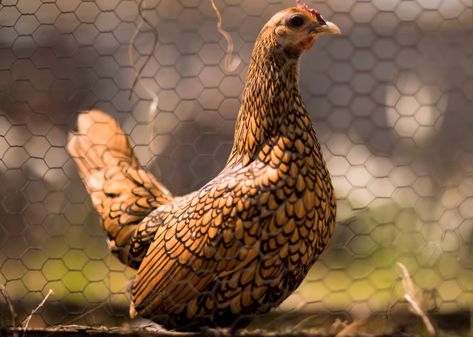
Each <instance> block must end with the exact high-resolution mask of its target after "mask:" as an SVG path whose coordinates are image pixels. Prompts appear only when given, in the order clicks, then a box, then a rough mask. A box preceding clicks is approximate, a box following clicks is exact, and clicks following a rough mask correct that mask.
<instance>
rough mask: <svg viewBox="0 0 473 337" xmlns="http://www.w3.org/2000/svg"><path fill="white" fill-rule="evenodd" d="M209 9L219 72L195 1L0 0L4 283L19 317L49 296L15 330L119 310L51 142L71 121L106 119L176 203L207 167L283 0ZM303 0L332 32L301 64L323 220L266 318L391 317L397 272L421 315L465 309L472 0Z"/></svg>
mask: <svg viewBox="0 0 473 337" xmlns="http://www.w3.org/2000/svg"><path fill="white" fill-rule="evenodd" d="M217 5H218V6H219V8H220V9H221V14H222V18H223V27H224V29H226V30H227V31H229V32H230V33H231V35H232V38H233V42H234V45H235V57H236V58H237V59H238V60H241V64H240V66H239V67H238V68H237V69H236V71H233V72H228V71H227V67H226V66H225V57H226V44H225V43H226V42H225V39H224V38H223V37H222V35H221V34H220V33H219V31H218V30H217V28H216V22H217V20H216V17H215V12H214V11H213V9H212V5H211V2H210V1H208V0H192V1H191V0H179V1H170V0H160V1H159V0H146V1H141V2H140V1H128V0H123V1H119V0H107V1H104V0H97V1H79V0H68V1H39V0H18V1H13V0H2V1H1V3H0V199H1V203H0V283H2V284H4V285H5V287H6V291H7V292H8V294H9V296H10V297H11V298H12V299H13V301H14V304H15V307H16V308H17V309H16V310H17V311H18V314H19V315H20V316H21V315H24V314H25V313H28V312H30V311H31V309H32V308H34V307H35V306H36V305H37V303H39V302H40V301H41V300H42V299H43V298H44V296H45V295H46V294H47V293H48V291H49V290H50V289H52V290H53V291H54V294H53V295H51V296H50V297H49V298H48V300H47V302H46V303H45V305H44V307H43V308H42V309H41V311H40V312H39V313H38V314H36V315H34V316H33V318H32V321H31V323H30V325H31V326H49V325H55V324H66V323H85V324H90V325H101V324H108V325H113V324H122V323H123V322H125V321H127V319H128V318H127V315H128V307H127V306H128V303H129V298H128V294H127V288H128V284H129V281H130V279H131V278H132V277H133V276H134V271H133V270H131V269H128V268H126V267H124V266H123V265H122V264H121V263H120V262H119V261H118V260H117V259H115V258H114V257H113V256H111V255H110V253H109V251H108V249H107V246H106V243H105V234H104V233H103V231H102V229H101V225H100V223H99V219H98V216H97V214H96V213H95V211H94V210H93V208H92V206H91V204H90V200H89V196H88V194H87V193H86V191H85V189H84V187H83V185H82V182H81V181H80V179H79V177H78V175H77V171H76V167H75V165H74V163H73V161H72V160H71V158H70V156H69V155H68V153H67V152H66V150H65V144H66V141H67V137H68V132H69V131H70V130H71V129H72V128H73V125H74V123H75V120H76V117H77V113H78V112H79V111H82V110H86V109H89V108H92V107H98V108H100V109H102V110H105V111H107V112H108V113H110V114H112V115H113V116H115V117H117V118H118V119H119V120H120V122H121V123H122V125H123V127H124V128H125V130H126V132H127V133H128V134H129V135H130V138H131V140H132V143H133V146H134V149H135V151H136V154H137V156H138V157H139V160H140V162H141V163H142V164H143V166H145V167H147V168H148V169H149V170H151V171H152V172H153V173H154V174H155V175H156V176H157V177H158V178H159V179H160V181H162V182H163V183H164V185H166V186H167V187H168V188H169V189H170V190H171V191H172V192H173V194H176V195H181V194H185V193H188V192H190V191H193V190H195V189H196V188H198V187H200V186H202V185H203V184H204V183H206V182H207V181H209V180H210V179H211V178H213V177H214V176H215V175H216V174H217V173H218V172H219V171H220V170H221V169H222V168H223V166H224V164H225V162H226V159H227V157H228V154H229V152H230V149H231V145H232V141H233V130H234V126H235V118H236V114H237V112H238V108H239V104H240V101H239V98H240V94H241V90H242V87H243V84H244V81H245V76H246V66H247V64H248V59H249V55H250V53H251V50H252V47H253V44H254V41H255V38H256V36H257V34H258V32H259V30H260V29H261V27H262V26H263V25H264V23H265V22H266V21H267V20H268V19H269V18H270V17H271V16H272V15H273V14H274V13H276V12H277V11H279V10H281V9H283V8H285V7H289V6H293V2H292V1H280V0H265V1H263V0H261V1H250V0H242V1H233V0H225V1H218V2H217ZM311 5H314V7H316V8H318V9H319V11H320V12H321V13H322V14H323V15H324V17H326V18H329V19H330V20H331V21H333V22H336V23H337V25H339V26H340V28H341V29H342V32H343V35H342V36H340V37H333V38H332V37H327V38H324V39H321V40H320V41H319V42H317V45H316V46H315V48H314V49H313V50H312V51H310V52H308V53H307V55H305V56H304V57H303V60H302V64H301V69H302V82H301V86H302V92H303V98H304V100H305V103H306V105H307V109H308V110H309V111H310V113H311V118H312V120H313V122H314V126H315V129H316V131H317V133H318V137H319V141H320V142H321V144H322V148H323V153H324V156H325V158H326V160H327V164H328V166H329V169H330V172H331V174H332V177H333V183H334V186H335V191H336V194H337V199H338V220H339V224H338V226H337V227H336V230H335V234H334V237H333V239H332V241H331V243H330V245H329V247H328V249H327V250H326V251H325V252H324V253H323V254H322V256H321V257H320V259H319V260H318V262H316V264H315V266H314V267H313V268H312V269H311V271H310V272H309V275H308V276H307V278H306V280H305V281H304V283H303V284H302V286H301V287H300V288H299V289H298V290H297V291H296V292H295V293H294V294H293V295H292V296H290V297H289V298H288V299H287V300H286V301H285V302H284V303H283V304H282V305H281V306H280V307H279V308H278V309H277V310H276V314H284V313H292V314H295V315H298V314H311V313H320V312H324V313H344V314H346V315H348V316H352V317H355V318H360V317H367V316H369V315H370V314H372V313H374V312H380V311H387V310H390V309H392V308H393V307H396V305H397V304H400V303H401V298H402V293H403V290H402V285H401V284H400V282H399V276H400V270H399V268H398V266H397V262H401V263H403V264H404V265H405V266H406V267H407V268H408V269H409V272H410V273H411V276H412V279H413V280H414V281H415V282H416V284H417V285H418V286H419V288H420V289H423V291H424V293H425V294H424V299H425V300H426V302H427V304H426V306H427V308H428V309H432V310H433V309H436V310H439V311H440V312H460V311H469V310H471V309H472V307H473V262H472V261H473V225H472V222H473V220H472V218H473V138H472V137H471V130H473V113H472V104H473V34H472V33H473V5H472V3H471V1H469V0H429V1H425V0H412V1H404V0H402V1H401V0H389V1H388V0H372V1H361V0H359V1H342V0H331V1H317V2H316V3H313V4H311ZM0 305H1V310H2V312H1V317H2V318H1V319H0V322H1V323H2V324H9V323H8V322H9V318H8V308H7V306H6V304H4V302H0ZM260 324H264V322H260ZM272 324H275V323H274V322H273V323H272Z"/></svg>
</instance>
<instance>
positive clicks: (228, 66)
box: [210, 0, 241, 72]
mask: <svg viewBox="0 0 473 337" xmlns="http://www.w3.org/2000/svg"><path fill="white" fill-rule="evenodd" d="M210 2H211V3H212V8H213V10H214V11H215V15H217V29H218V32H219V33H220V34H222V36H223V37H224V38H225V40H226V41H227V53H226V55H225V70H226V71H228V72H233V71H235V69H236V68H238V66H239V65H240V63H241V60H240V59H239V58H237V57H235V58H234V59H233V60H232V55H233V49H234V44H233V39H232V36H231V35H230V34H229V33H228V32H227V31H226V30H224V29H223V27H222V14H221V13H220V10H219V9H218V7H217V5H216V4H215V0H210Z"/></svg>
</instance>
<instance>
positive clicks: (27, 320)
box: [22, 289, 54, 336]
mask: <svg viewBox="0 0 473 337" xmlns="http://www.w3.org/2000/svg"><path fill="white" fill-rule="evenodd" d="M53 293H54V292H53V291H52V290H51V289H49V291H48V293H47V294H46V296H44V298H43V300H42V301H41V303H40V304H38V306H37V307H36V308H34V309H33V311H32V312H31V314H29V316H28V317H26V319H25V320H24V321H23V323H22V325H23V336H24V335H25V333H26V329H28V325H29V324H30V321H31V318H32V317H33V315H34V314H35V313H36V312H37V311H38V310H39V309H41V308H42V307H43V306H44V303H46V301H47V299H48V298H49V296H51V294H53Z"/></svg>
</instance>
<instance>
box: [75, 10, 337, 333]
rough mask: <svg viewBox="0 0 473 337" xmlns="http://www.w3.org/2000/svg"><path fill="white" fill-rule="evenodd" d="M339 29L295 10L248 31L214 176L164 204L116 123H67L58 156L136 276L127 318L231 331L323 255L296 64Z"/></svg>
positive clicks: (315, 167)
mask: <svg viewBox="0 0 473 337" xmlns="http://www.w3.org/2000/svg"><path fill="white" fill-rule="evenodd" d="M338 33H340V31H339V29H338V28H337V26H336V25H334V24H333V23H331V22H327V21H324V19H323V18H322V16H321V15H320V14H319V12H318V11H316V10H313V9H310V8H309V7H307V6H306V5H304V4H302V3H301V2H298V4H297V7H293V8H288V9H286V10H282V11H280V12H279V13H277V14H275V15H274V16H273V17H272V18H271V19H270V20H269V22H268V23H267V24H266V25H265V26H264V27H263V29H262V31H261V33H260V34H259V36H258V38H257V40H256V44H255V47H254V51H253V53H252V56H251V61H250V64H249V68H248V75H247V82H246V85H245V88H244V93H243V97H242V104H241V108H240V111H239V114H238V118H237V122H236V128H235V134H234V144H233V148H232V150H231V153H230V156H229V159H228V161H227V163H226V165H225V167H224V168H223V170H222V171H221V172H220V173H219V174H218V175H217V177H215V178H214V179H213V180H211V181H210V182H209V183H207V184H206V185H205V186H203V187H202V188H200V189H199V190H197V191H195V192H192V193H190V194H187V195H185V196H181V197H175V196H172V195H171V194H170V193H169V191H168V190H167V189H166V188H165V187H164V186H163V185H162V184H161V183H159V182H158V181H157V180H156V179H155V178H154V177H153V176H152V175H151V174H150V173H149V172H147V171H146V170H145V169H143V168H141V167H140V165H139V163H138V160H137V158H136V157H135V155H134V153H133V149H132V147H131V146H130V143H129V141H128V139H127V137H126V135H125V133H124V131H123V130H122V129H121V128H120V126H119V125H118V123H117V122H116V121H115V120H114V119H113V118H111V117H110V116H108V115H107V114H105V113H103V112H100V111H97V110H92V111H88V112H86V113H83V114H81V115H80V116H79V117H78V122H77V131H75V132H73V133H71V135H70V138H69V142H68V150H69V152H70V154H71V156H72V157H73V158H74V160H75V161H76V163H77V166H78V169H79V174H80V176H81V177H82V180H83V182H84V185H85V187H86V189H87V191H88V192H89V193H90V195H91V199H92V203H93V205H94V207H95V208H96V210H97V211H98V213H99V214H100V216H101V217H102V219H103V227H104V229H105V231H106V233H107V235H108V244H109V247H110V249H111V251H112V252H113V253H114V254H115V255H116V256H118V258H119V259H120V260H121V261H122V262H123V263H125V264H127V265H129V266H130V267H132V268H135V269H137V270H138V271H137V275H136V278H135V279H134V280H133V282H132V285H131V300H132V303H131V304H130V315H131V317H135V316H142V317H146V318H150V319H152V320H154V321H156V322H157V323H160V324H162V325H164V326H165V327H167V328H173V329H178V330H193V329H198V328H200V327H202V326H209V327H233V328H237V327H243V326H245V325H247V324H248V323H249V322H250V320H251V318H252V317H254V315H255V314H258V313H264V312H267V311H268V310H269V309H271V308H272V307H275V306H277V305H279V304H280V303H281V302H282V301H283V300H284V299H285V298H287V297H288V296H289V295H290V294H291V293H292V292H293V291H294V290H295V289H296V288H297V287H298V286H299V285H300V283H301V282H302V280H303V279H304V277H305V275H306V274H307V272H308V270H309V269H310V267H311V266H312V265H313V263H314V262H315V260H316V259H317V257H318V256H319V254H320V253H321V252H322V251H323V249H324V248H325V246H326V244H327V242H328V241H329V238H330V237H331V235H332V232H333V229H334V223H335V212H336V202H335V194H334V191H333V188H332V184H331V179H330V175H329V172H328V171H327V168H326V164H325V161H324V159H323V157H322V153H321V148H320V145H319V143H318V141H317V137H316V133H315V131H314V129H313V127H312V122H311V120H310V117H309V114H308V113H307V111H306V109H305V107H304V104H303V102H302V99H301V95H300V89H299V86H300V85H299V59H300V56H301V55H302V54H303V52H304V51H306V50H308V49H309V48H311V47H312V46H313V45H314V43H315V41H316V40H317V38H318V37H319V36H321V35H324V34H338Z"/></svg>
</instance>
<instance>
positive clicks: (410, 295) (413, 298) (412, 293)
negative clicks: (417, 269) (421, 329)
mask: <svg viewBox="0 0 473 337" xmlns="http://www.w3.org/2000/svg"><path fill="white" fill-rule="evenodd" d="M397 265H398V267H399V269H401V276H402V284H403V286H404V291H405V293H404V299H405V300H406V301H407V303H409V304H410V306H411V308H412V310H413V312H414V313H415V314H416V315H417V316H419V317H420V318H421V319H422V322H423V323H424V325H425V328H426V329H427V332H428V333H429V335H430V336H436V335H437V331H436V330H435V327H434V325H433V324H432V322H431V321H430V319H429V317H428V316H427V314H426V313H425V312H424V310H423V309H422V305H421V304H420V302H421V300H420V299H419V298H418V296H417V292H416V289H415V285H414V282H413V281H412V277H411V275H410V273H409V270H407V268H406V266H405V265H404V264H402V263H400V262H398V263H397Z"/></svg>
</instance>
